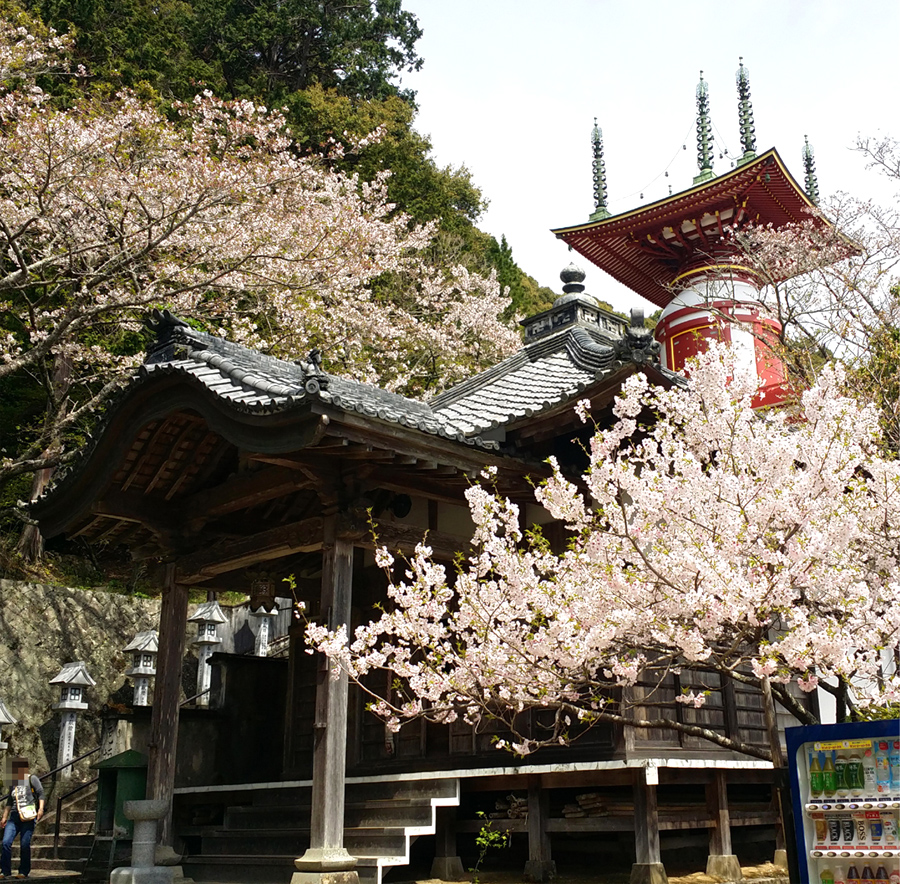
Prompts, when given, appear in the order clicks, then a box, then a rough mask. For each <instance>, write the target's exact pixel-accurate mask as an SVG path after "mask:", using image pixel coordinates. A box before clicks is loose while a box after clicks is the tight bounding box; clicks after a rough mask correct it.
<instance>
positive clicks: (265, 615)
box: [250, 580, 278, 657]
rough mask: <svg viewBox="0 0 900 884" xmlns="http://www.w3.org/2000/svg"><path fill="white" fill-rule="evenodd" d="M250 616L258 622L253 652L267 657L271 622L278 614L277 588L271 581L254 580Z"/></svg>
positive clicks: (258, 655)
mask: <svg viewBox="0 0 900 884" xmlns="http://www.w3.org/2000/svg"><path fill="white" fill-rule="evenodd" d="M250 616H251V617H252V618H253V619H254V620H256V623H257V629H256V643H255V647H254V649H253V653H254V654H256V656H257V657H267V656H268V655H269V639H270V637H271V626H270V624H271V622H272V620H273V619H274V618H275V617H277V616H278V602H277V601H276V600H275V590H274V587H273V586H272V582H271V581H269V580H255V581H254V582H253V593H252V595H251V596H250Z"/></svg>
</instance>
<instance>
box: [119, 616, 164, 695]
mask: <svg viewBox="0 0 900 884" xmlns="http://www.w3.org/2000/svg"><path fill="white" fill-rule="evenodd" d="M123 651H124V652H125V653H126V654H131V655H132V658H131V666H130V667H129V668H128V669H126V670H125V674H126V675H127V676H129V678H131V679H133V681H134V699H133V701H132V702H133V704H134V705H135V706H149V705H150V679H152V678H154V677H155V676H156V656H157V654H158V653H159V637H158V635H157V632H156V630H155V629H148V630H145V631H144V632H139V633H138V634H137V635H136V636H135V637H134V638H133V639H132V640H131V642H130V643H129V644H127V645H126V646H125V647H124V648H123Z"/></svg>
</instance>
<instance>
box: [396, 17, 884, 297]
mask: <svg viewBox="0 0 900 884" xmlns="http://www.w3.org/2000/svg"><path fill="white" fill-rule="evenodd" d="M403 6H404V8H405V9H408V10H409V11H411V12H413V13H414V14H415V15H416V16H417V17H418V19H419V23H420V25H421V27H422V28H423V30H424V35H423V37H422V39H421V40H420V41H419V43H418V44H417V46H418V50H419V54H420V55H421V56H422V58H423V59H424V65H423V67H422V70H421V71H420V72H417V73H412V74H405V75H404V76H403V79H402V83H403V86H404V87H407V88H412V89H414V90H415V91H416V93H417V101H418V104H419V114H418V117H417V122H416V128H417V129H418V130H419V131H420V132H422V133H424V134H427V135H429V136H430V138H431V141H432V144H433V156H434V159H435V161H436V162H437V163H438V164H439V165H441V166H448V165H449V166H454V167H458V166H462V165H465V166H466V167H467V168H468V169H469V170H470V171H471V173H472V176H473V179H474V182H475V184H476V185H477V186H478V187H480V188H481V190H482V192H483V194H484V195H485V197H486V198H487V199H488V200H489V203H490V205H489V207H488V210H487V211H486V212H485V214H484V215H483V216H482V218H481V220H480V222H479V225H478V226H479V227H481V228H482V229H483V230H486V231H487V232H489V233H491V234H493V235H494V236H496V237H497V239H498V240H499V238H500V236H501V234H505V235H506V238H507V240H508V242H509V244H510V246H511V247H512V251H513V257H514V258H515V260H516V262H517V263H518V264H519V266H520V267H521V268H522V269H523V270H524V271H525V272H526V273H528V274H530V275H531V276H533V277H534V278H535V279H537V281H538V283H539V284H541V285H546V286H550V287H551V288H552V289H553V290H554V291H560V289H561V283H560V281H559V272H560V270H561V269H562V268H563V267H564V266H565V265H566V264H568V263H569V261H570V260H572V259H573V258H574V259H575V261H576V263H578V264H580V265H581V266H582V267H584V269H585V270H586V271H587V278H586V280H585V284H586V286H587V291H588V293H590V294H593V295H595V296H597V297H599V298H601V299H603V300H606V301H609V302H610V303H612V304H613V306H614V307H616V308H617V309H620V310H627V309H628V308H629V307H636V306H644V307H645V308H647V309H649V310H650V311H651V312H652V310H654V309H655V308H654V307H653V306H652V305H649V304H648V303H647V302H645V301H643V299H641V298H640V297H639V296H638V295H636V294H634V293H632V292H630V291H629V290H628V289H626V288H624V287H623V286H621V285H619V284H618V283H616V282H615V281H614V280H612V278H611V277H609V276H607V275H606V274H605V273H604V272H603V271H601V270H599V269H598V268H596V267H593V266H591V265H587V264H586V262H585V261H584V260H583V259H582V258H581V257H580V256H578V255H577V254H576V253H574V252H573V253H569V251H568V248H567V246H566V245H565V244H564V243H562V242H561V241H559V240H557V239H556V238H555V237H554V236H553V234H551V233H550V229H551V228H555V227H565V226H571V225H574V224H580V223H584V222H586V221H587V220H588V215H589V214H590V213H591V212H592V211H593V208H594V204H593V191H592V188H593V185H592V178H591V140H590V136H591V129H592V127H593V122H594V117H597V122H598V124H599V125H600V127H601V129H602V130H603V140H604V148H605V159H606V171H607V187H608V196H609V209H610V211H611V212H613V213H614V214H617V213H619V212H622V211H627V210H629V209H632V208H635V207H637V206H639V205H642V204H645V203H649V202H653V201H654V200H657V199H660V198H662V197H664V196H666V195H667V194H668V193H669V185H672V189H673V192H675V193H677V192H678V191H680V190H684V189H685V188H687V187H689V186H690V185H691V179H692V177H693V176H694V175H696V174H697V162H696V160H697V150H696V136H695V120H696V97H695V90H696V87H697V83H698V81H699V75H700V71H701V70H702V71H703V77H704V79H705V80H706V81H707V83H708V85H709V96H710V107H711V115H712V122H713V125H714V130H713V132H714V135H715V137H716V141H717V144H718V145H719V146H720V147H722V148H727V149H728V150H729V152H730V153H731V154H733V155H737V154H739V152H740V141H739V133H738V105H737V91H736V86H735V72H736V71H737V68H738V58H739V57H743V62H744V65H745V66H746V67H747V69H748V70H749V74H750V88H751V96H752V102H753V111H754V117H755V122H756V136H757V151H758V152H759V153H762V152H763V151H765V150H768V149H769V148H771V147H775V148H776V149H777V150H778V152H779V154H780V155H781V157H782V159H783V160H784V161H785V163H786V165H787V167H788V169H789V170H790V171H791V172H792V173H793V175H794V177H795V178H796V179H797V180H798V181H799V182H800V183H801V185H802V183H803V175H804V170H803V162H802V159H801V151H802V148H803V139H804V136H805V135H807V136H808V137H809V142H810V144H811V145H812V146H813V149H814V151H815V161H816V171H817V173H818V180H819V190H820V193H821V194H822V195H823V196H824V195H826V194H829V193H834V192H837V191H846V192H848V193H851V194H853V195H855V196H859V197H863V198H867V199H868V198H872V199H876V200H878V201H880V202H882V203H886V202H889V201H891V200H892V199H896V196H897V195H896V193H895V191H896V187H895V186H892V185H891V183H890V182H888V181H887V180H886V179H885V178H884V177H882V176H879V175H878V174H877V173H876V172H874V171H871V170H868V171H867V170H866V168H865V161H864V159H863V158H862V157H861V156H860V155H859V154H858V153H856V152H854V151H853V150H852V147H853V145H854V143H855V141H856V138H857V136H858V135H862V136H868V137H876V138H877V137H878V136H886V135H889V136H892V137H895V138H900V73H898V66H897V52H898V46H900V0H860V2H858V3H853V4H851V3H848V2H847V0H753V2H751V3H735V2H723V0H718V2H713V3H697V2H692V3H673V2H661V0H641V2H635V0H404V3H403ZM684 145H686V146H687V150H684V149H683V146H684ZM730 168H731V166H730V162H729V159H728V157H727V156H725V157H723V158H721V159H720V158H719V156H718V153H717V155H716V159H715V164H714V171H715V172H716V174H722V173H724V172H726V171H728V170H729V169H730ZM666 171H668V177H666V175H665V174H664V173H665V172H666Z"/></svg>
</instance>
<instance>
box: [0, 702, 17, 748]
mask: <svg viewBox="0 0 900 884" xmlns="http://www.w3.org/2000/svg"><path fill="white" fill-rule="evenodd" d="M6 724H17V719H15V718H13V716H12V713H11V712H10V711H9V709H7V708H6V704H5V703H4V702H3V701H2V700H0V749H8V748H9V744H8V743H4V742H3V726H4V725H6Z"/></svg>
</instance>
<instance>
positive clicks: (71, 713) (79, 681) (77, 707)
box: [50, 660, 96, 780]
mask: <svg viewBox="0 0 900 884" xmlns="http://www.w3.org/2000/svg"><path fill="white" fill-rule="evenodd" d="M50 684H58V685H59V686H60V695H59V702H58V703H56V704H55V705H54V706H53V708H54V709H58V710H59V711H60V712H62V725H61V728H60V733H59V754H58V755H57V757H56V766H57V767H58V768H61V770H60V772H59V776H60V779H63V780H67V779H69V777H71V776H72V763H71V762H72V759H73V758H74V757H75V720H76V718H77V717H78V713H79V712H84V711H85V710H86V709H87V708H88V705H87V703H86V702H85V701H84V689H85V688H89V687H93V686H94V685H95V684H96V682H95V681H94V679H92V678H91V677H90V675H89V674H88V671H87V667H86V666H85V665H84V663H82V662H81V661H80V660H78V661H77V662H75V663H66V665H65V666H63V668H62V669H60V671H59V672H58V673H57V674H56V675H55V676H54V677H53V678H51V679H50Z"/></svg>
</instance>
